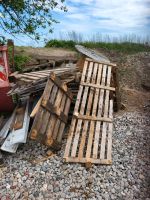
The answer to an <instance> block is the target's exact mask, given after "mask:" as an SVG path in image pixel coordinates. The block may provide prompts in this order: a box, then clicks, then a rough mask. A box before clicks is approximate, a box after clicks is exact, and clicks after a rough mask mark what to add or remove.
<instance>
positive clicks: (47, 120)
mask: <svg viewBox="0 0 150 200" xmlns="http://www.w3.org/2000/svg"><path fill="white" fill-rule="evenodd" d="M71 100H72V94H71V92H70V91H69V89H68V88H67V86H66V84H65V83H62V82H61V81H60V79H59V78H57V77H56V75H55V74H53V73H51V75H50V78H49V79H48V81H47V84H46V87H45V90H44V93H43V95H42V98H41V100H40V107H39V109H38V112H37V114H36V116H35V119H34V122H33V125H32V128H31V132H30V138H31V139H34V140H38V141H39V142H41V143H43V144H45V145H47V146H48V147H51V148H54V149H59V148H60V144H61V140H62V136H63V131H64V128H65V124H66V123H67V118H68V112H69V108H70V104H71Z"/></svg>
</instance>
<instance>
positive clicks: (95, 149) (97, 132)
mask: <svg viewBox="0 0 150 200" xmlns="http://www.w3.org/2000/svg"><path fill="white" fill-rule="evenodd" d="M101 66H102V65H101ZM106 70H107V66H106V65H104V66H103V72H102V81H101V85H103V86H104V85H105V80H106ZM99 95H100V97H99V102H98V113H97V117H101V115H102V109H103V101H104V89H101V90H100V91H99ZM100 125H101V122H97V123H96V128H95V137H94V145H93V158H94V159H97V156H98V144H99V138H100Z"/></svg>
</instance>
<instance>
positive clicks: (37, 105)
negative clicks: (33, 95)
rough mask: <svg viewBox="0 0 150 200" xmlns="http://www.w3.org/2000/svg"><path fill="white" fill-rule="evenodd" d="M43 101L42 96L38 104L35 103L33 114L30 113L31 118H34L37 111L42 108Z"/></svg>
mask: <svg viewBox="0 0 150 200" xmlns="http://www.w3.org/2000/svg"><path fill="white" fill-rule="evenodd" d="M41 102H42V97H40V99H39V100H38V102H37V104H36V105H35V107H34V109H33V110H32V112H31V114H30V117H31V118H34V117H35V115H36V113H37V112H38V110H39V108H40V105H41Z"/></svg>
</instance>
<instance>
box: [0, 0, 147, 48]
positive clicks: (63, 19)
mask: <svg viewBox="0 0 150 200" xmlns="http://www.w3.org/2000/svg"><path fill="white" fill-rule="evenodd" d="M65 5H66V6H67V9H68V12H65V13H64V12H62V11H60V10H58V9H56V10H55V11H54V12H53V16H54V18H55V19H57V20H58V21H59V22H60V23H58V24H54V25H53V28H54V32H53V34H51V35H50V34H49V35H47V31H46V30H43V29H42V30H41V29H40V30H39V31H40V32H42V33H43V36H46V37H47V39H52V38H65V37H67V36H66V35H67V33H69V32H72V31H75V32H77V33H78V34H81V35H82V36H84V39H86V38H87V39H89V38H90V37H94V36H95V37H96V35H101V36H102V37H103V38H105V37H106V36H107V35H109V36H110V37H120V36H125V35H129V34H136V35H137V36H141V37H146V36H149V35H150V0H85V1H84V0H82V1H80V0H66V1H65ZM0 31H1V29H0ZM8 37H9V38H11V37H10V36H8ZM12 39H14V38H12ZM14 41H15V44H17V45H27V46H28V45H33V46H42V45H43V38H42V39H41V41H40V42H39V43H37V42H35V41H33V40H31V39H30V38H28V37H27V36H21V35H17V39H14Z"/></svg>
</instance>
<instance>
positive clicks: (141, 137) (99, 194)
mask: <svg viewBox="0 0 150 200" xmlns="http://www.w3.org/2000/svg"><path fill="white" fill-rule="evenodd" d="M65 143H66V141H64V144H63V146H62V150H61V151H60V152H59V153H58V154H57V155H54V156H53V157H51V158H50V159H49V160H46V161H44V162H41V163H39V164H36V165H34V164H32V163H31V161H33V160H34V159H35V158H37V157H38V158H40V157H42V155H44V154H45V151H46V148H45V147H42V146H40V145H39V144H38V145H37V144H36V143H33V142H32V141H29V142H28V144H26V145H24V146H22V147H21V148H20V149H19V150H18V151H17V153H16V154H14V155H5V166H6V167H4V168H3V169H0V170H1V171H0V179H1V182H0V199H1V200H5V199H7V200H9V199H13V200H14V199H39V200H42V199H50V200H51V199H52V200H53V199H54V200H55V199H59V200H63V199H72V200H78V199H93V200H94V199H99V200H101V199H105V200H109V199H117V200H132V199H138V200H149V199H150V194H149V193H148V192H149V191H150V185H149V184H150V163H149V158H150V153H149V144H150V123H149V114H148V113H147V112H142V113H141V112H138V111H135V112H126V113H123V114H121V115H118V116H116V117H115V121H114V133H113V164H112V165H111V166H102V165H94V166H93V167H92V168H90V169H86V168H85V167H84V166H83V165H81V164H65V163H63V161H62V157H63V153H64V148H65Z"/></svg>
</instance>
